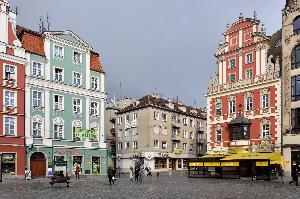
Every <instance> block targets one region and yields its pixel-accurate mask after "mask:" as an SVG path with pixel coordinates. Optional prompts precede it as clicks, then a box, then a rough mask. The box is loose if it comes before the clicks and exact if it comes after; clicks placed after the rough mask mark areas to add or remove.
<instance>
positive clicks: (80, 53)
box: [72, 50, 83, 65]
mask: <svg viewBox="0 0 300 199" xmlns="http://www.w3.org/2000/svg"><path fill="white" fill-rule="evenodd" d="M75 53H78V54H79V60H75ZM72 55H73V56H72V61H73V63H74V64H77V65H81V64H82V56H83V55H82V52H79V51H76V50H73V54H72Z"/></svg>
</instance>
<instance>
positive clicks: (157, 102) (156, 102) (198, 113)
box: [118, 95, 207, 120]
mask: <svg viewBox="0 0 300 199" xmlns="http://www.w3.org/2000/svg"><path fill="white" fill-rule="evenodd" d="M149 106H150V107H155V108H159V109H163V110H166V111H171V112H175V113H179V114H183V115H187V116H190V117H197V118H201V119H205V120H206V118H207V116H206V112H205V110H204V109H199V108H194V107H192V106H186V105H183V104H181V103H179V102H174V101H171V100H169V99H163V98H160V97H158V96H155V95H146V96H144V97H142V98H141V99H139V100H138V101H136V102H134V103H133V104H131V105H129V106H127V107H126V108H124V109H121V110H120V111H119V112H118V113H119V114H121V113H125V112H129V111H133V110H137V109H141V108H145V107H149Z"/></svg>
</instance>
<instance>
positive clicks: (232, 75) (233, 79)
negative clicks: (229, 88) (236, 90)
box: [229, 73, 235, 83]
mask: <svg viewBox="0 0 300 199" xmlns="http://www.w3.org/2000/svg"><path fill="white" fill-rule="evenodd" d="M229 82H231V83H234V82H235V74H234V73H233V74H230V75H229Z"/></svg>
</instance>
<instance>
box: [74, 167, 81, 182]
mask: <svg viewBox="0 0 300 199" xmlns="http://www.w3.org/2000/svg"><path fill="white" fill-rule="evenodd" d="M79 173H80V167H79V166H78V165H77V166H76V169H75V176H76V180H77V178H78V179H80V177H79Z"/></svg>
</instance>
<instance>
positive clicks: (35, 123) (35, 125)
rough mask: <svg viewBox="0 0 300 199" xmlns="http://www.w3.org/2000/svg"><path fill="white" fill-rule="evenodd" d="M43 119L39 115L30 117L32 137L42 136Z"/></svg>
mask: <svg viewBox="0 0 300 199" xmlns="http://www.w3.org/2000/svg"><path fill="white" fill-rule="evenodd" d="M42 131H43V120H42V118H41V117H40V116H34V117H33V118H32V136H33V137H34V138H40V137H42V136H43V134H42Z"/></svg>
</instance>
